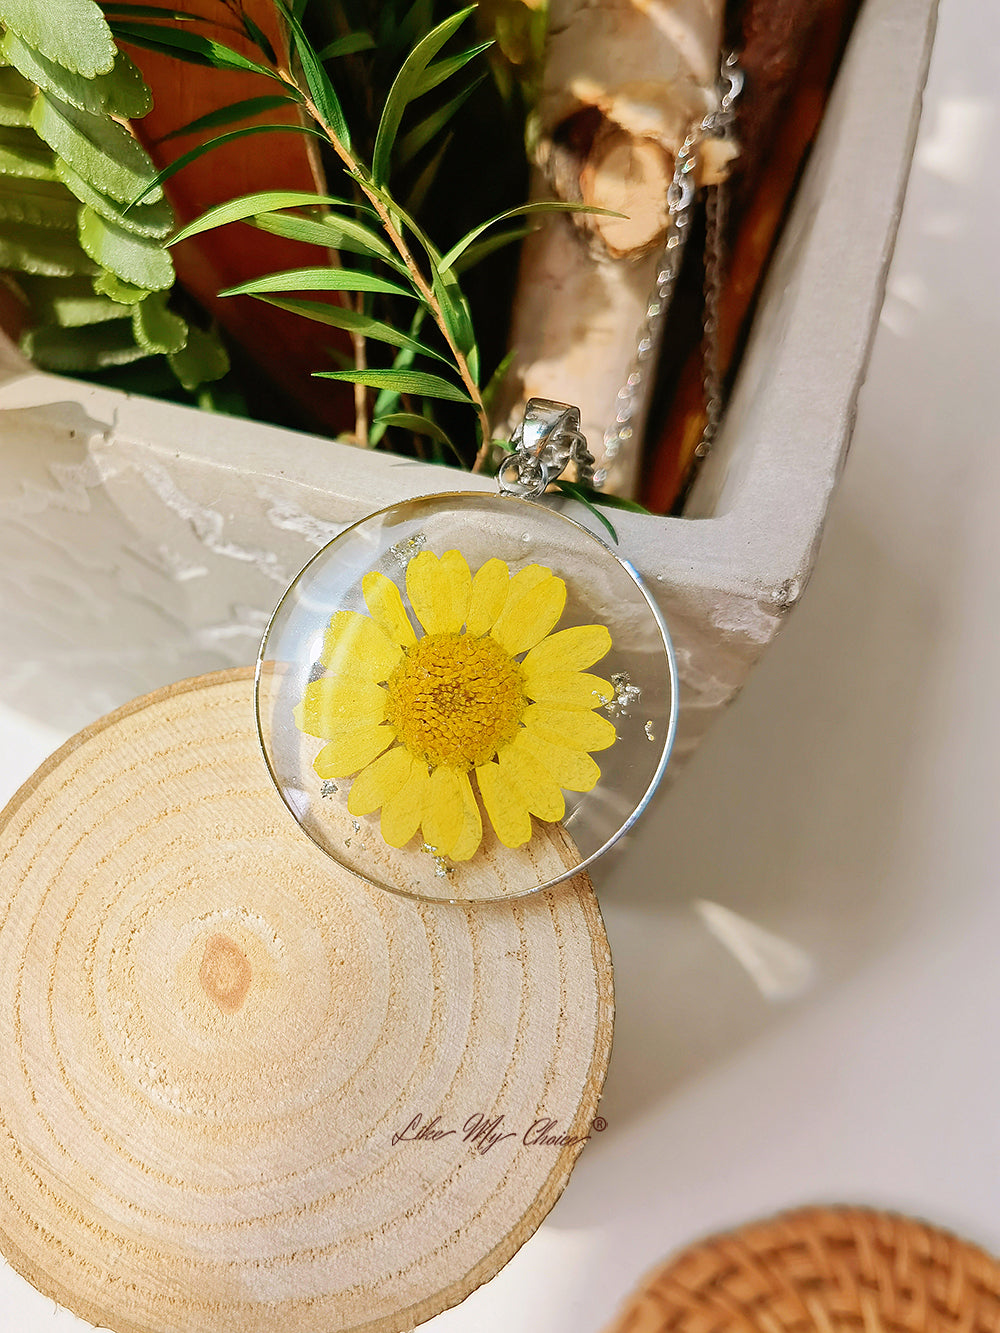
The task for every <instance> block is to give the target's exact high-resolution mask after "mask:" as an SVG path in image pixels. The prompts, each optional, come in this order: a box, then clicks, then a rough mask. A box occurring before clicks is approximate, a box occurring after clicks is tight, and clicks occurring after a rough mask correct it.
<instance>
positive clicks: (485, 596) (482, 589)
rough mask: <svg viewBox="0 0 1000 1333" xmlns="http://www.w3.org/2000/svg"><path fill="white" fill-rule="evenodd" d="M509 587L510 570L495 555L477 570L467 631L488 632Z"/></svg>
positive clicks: (501, 606)
mask: <svg viewBox="0 0 1000 1333" xmlns="http://www.w3.org/2000/svg"><path fill="white" fill-rule="evenodd" d="M509 587H510V570H509V569H508V568H507V566H506V564H504V562H503V561H502V560H497V559H496V557H494V558H493V559H492V560H487V562H486V564H485V565H481V566H480V568H479V569H477V570H476V577H475V578H474V579H473V580H472V597H471V599H470V601H469V613H468V615H467V616H466V618H465V628H466V632H467V633H469V634H477V635H478V634H485V633H486V631H487V630H488V629H489V628H490V627H491V626H492V625H493V623H494V622H495V621H496V618H497V616H498V615H499V614H500V612H501V611H502V610H503V604H504V602H506V600H507V589H508V588H509Z"/></svg>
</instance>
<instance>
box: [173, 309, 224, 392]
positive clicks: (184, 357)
mask: <svg viewBox="0 0 1000 1333" xmlns="http://www.w3.org/2000/svg"><path fill="white" fill-rule="evenodd" d="M167 360H168V361H169V362H170V368H171V370H172V371H173V372H174V374H175V375H176V376H177V378H178V379H179V380H180V382H181V384H183V386H184V388H185V389H188V390H189V391H192V392H193V391H194V390H195V389H197V387H198V385H199V384H205V383H207V382H209V381H211V380H221V379H222V377H223V375H225V374H226V372H227V371H228V370H229V353H228V352H227V351H226V349H225V347H223V345H222V343H221V342H220V341H219V339H218V338H217V337H216V336H215V334H213V333H208V332H206V331H205V330H204V329H199V328H198V327H197V325H195V324H192V325H191V326H190V328H189V329H188V336H187V342H186V343H185V345H184V346H183V348H181V350H180V351H179V352H171V353H170V354H169V355H168V357H167Z"/></svg>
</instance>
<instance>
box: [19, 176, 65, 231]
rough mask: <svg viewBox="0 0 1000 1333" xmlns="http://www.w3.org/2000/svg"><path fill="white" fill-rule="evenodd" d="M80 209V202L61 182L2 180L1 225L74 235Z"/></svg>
mask: <svg viewBox="0 0 1000 1333" xmlns="http://www.w3.org/2000/svg"><path fill="white" fill-rule="evenodd" d="M77 208H78V205H77V202H76V200H75V199H74V198H73V196H72V195H71V194H70V192H69V191H68V190H67V189H66V188H65V187H64V186H62V185H60V184H59V182H58V181H36V180H16V179H14V178H13V177H11V176H0V221H3V222H18V223H21V222H23V223H27V225H28V226H29V227H51V228H53V229H55V230H58V231H73V230H75V228H76V214H77Z"/></svg>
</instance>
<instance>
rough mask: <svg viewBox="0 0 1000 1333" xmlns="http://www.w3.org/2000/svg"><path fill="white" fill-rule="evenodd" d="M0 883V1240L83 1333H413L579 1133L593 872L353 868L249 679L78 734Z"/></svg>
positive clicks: (35, 782)
mask: <svg viewBox="0 0 1000 1333" xmlns="http://www.w3.org/2000/svg"><path fill="white" fill-rule="evenodd" d="M558 854H559V852H558V848H556V847H553V850H552V855H553V856H556V857H557V856H558ZM0 867H2V882H3V885H4V891H5V900H4V901H3V903H2V906H0V1012H2V1013H3V1014H4V1015H7V1016H8V1017H9V1022H10V1023H11V1025H12V1026H11V1032H10V1036H9V1039H8V1053H7V1056H6V1058H5V1060H4V1062H3V1066H2V1068H0V1248H2V1250H3V1253H4V1255H5V1256H6V1258H7V1260H8V1261H9V1262H10V1263H11V1264H12V1265H13V1266H14V1267H15V1268H16V1269H17V1270H18V1271H19V1272H20V1273H22V1274H23V1275H24V1276H25V1277H26V1278H28V1280H29V1281H30V1282H32V1283H33V1284H34V1285H35V1286H36V1287H38V1288H39V1290H41V1291H42V1292H44V1293H45V1294H46V1295H49V1296H51V1297H53V1298H54V1299H56V1300H57V1301H59V1302H61V1303H62V1304H63V1305H66V1306H68V1307H69V1308H70V1309H72V1310H73V1311H75V1312H76V1313H77V1314H79V1315H82V1316H83V1317H84V1318H85V1319H88V1320H90V1321H91V1322H93V1323H95V1324H100V1325H104V1326H107V1327H109V1328H111V1329H114V1330H117V1331H118V1333H166V1331H167V1330H170V1331H171V1333H174V1331H176V1333H202V1331H203V1330H209V1329H211V1330H219V1331H220V1333H221V1330H226V1333H264V1330H267V1331H268V1333H282V1330H288V1333H292V1331H293V1330H294V1333H320V1330H322V1333H335V1331H336V1330H346V1329H361V1328H364V1329H366V1330H371V1333H374V1331H375V1330H378V1331H379V1333H389V1331H390V1330H401V1329H409V1328H412V1327H413V1325H414V1324H417V1323H420V1322H422V1321H423V1320H425V1319H429V1318H430V1317H431V1316H432V1315H434V1314H437V1313H438V1312H440V1311H441V1310H443V1309H445V1308H446V1307H448V1306H449V1305H453V1304H455V1303H456V1302H458V1301H460V1300H462V1299H463V1298H464V1297H465V1296H467V1295H468V1293H469V1292H470V1291H472V1290H474V1288H475V1287H477V1286H478V1285H479V1284H480V1283H482V1282H485V1281H486V1280H488V1279H489V1278H490V1277H492V1276H493V1274H494V1273H495V1272H496V1271H497V1270H498V1269H499V1268H500V1267H501V1266H502V1265H503V1264H504V1263H505V1262H506V1261H507V1260H508V1259H509V1258H510V1257H511V1256H512V1255H513V1254H514V1253H515V1251H516V1250H517V1249H518V1247H519V1246H520V1245H521V1244H522V1243H523V1242H524V1241H525V1240H526V1239H527V1238H528V1237H529V1236H530V1235H531V1234H532V1232H533V1231H534V1230H535V1228H536V1227H537V1226H538V1224H539V1222H540V1221H541V1219H542V1218H543V1217H544V1216H545V1214H546V1213H547V1212H548V1210H549V1209H550V1208H551V1207H552V1205H553V1203H554V1202H555V1200H556V1199H557V1198H558V1196H559V1194H560V1192H561V1191H562V1189H563V1187H564V1185H565V1183H566V1181H567V1179H568V1177H569V1173H570V1171H571V1169H572V1167H573V1164H574V1162H575V1160H576V1158H577V1156H578V1154H579V1152H580V1151H581V1149H582V1146H583V1143H582V1142H575V1143H569V1144H565V1143H561V1142H551V1141H549V1142H539V1141H534V1140H537V1139H539V1138H541V1139H546V1140H553V1139H560V1138H561V1137H562V1136H565V1135H567V1134H568V1135H570V1136H571V1137H574V1138H578V1139H582V1137H583V1136H586V1135H588V1134H589V1133H590V1132H591V1124H592V1121H593V1119H594V1117H595V1114H596V1110H597V1102H598V1098H599V1096H600V1089H601V1085H602V1082H603V1079H604V1074H605V1070H606V1067H607V1061H608V1056H609V1052H610V1044H611V1029H612V1013H613V1006H612V994H611V965H610V957H609V953H608V946H607V941H606V938H605V935H604V929H603V923H602V921H601V917H600V913H599V911H598V907H597V902H596V899H595V897H594V894H593V890H592V888H591V885H590V883H589V881H588V880H587V879H586V877H585V876H581V877H579V878H578V879H576V880H574V881H572V882H571V883H570V884H568V885H565V886H562V887H561V888H560V889H558V890H554V891H551V892H549V893H547V894H545V895H539V896H538V897H537V898H534V899H526V900H521V901H517V902H507V903H489V904H475V905H471V906H454V905H450V904H446V903H441V904H437V903H416V902H412V901H409V900H407V899H404V898H399V897H396V896H393V895H391V894H388V893H385V892H383V891H381V890H378V889H375V888H373V887H372V886H371V885H368V884H366V883H365V882H364V881H362V880H360V879H358V878H356V877H355V876H353V875H352V874H350V872H348V871H346V870H343V869H341V868H340V867H338V866H337V865H336V864H334V863H333V862H331V861H330V860H329V859H328V858H327V857H325V856H324V855H323V854H322V853H321V852H319V851H318V850H317V849H316V848H315V847H314V846H313V845H312V843H310V842H309V840H308V839H307V838H306V837H305V836H304V835H303V834H302V833H301V832H300V830H299V829H298V828H297V827H296V825H295V824H294V822H293V820H292V819H291V818H290V817H289V815H288V814H287V812H286V811H285V810H284V808H283V807H282V805H281V802H280V800H279V798H278V797H277V795H276V794H275V792H274V791H273V789H272V788H271V786H270V784H269V781H268V779H267V776H266V772H265V769H264V764H263V761H262V760H261V758H260V756H259V754H258V753H257V750H256V742H255V739H254V734H253V727H252V708H251V678H250V673H249V672H247V671H243V670H240V671H236V672H224V673H219V674H217V675H212V676H206V677H202V678H200V679H198V680H194V681H186V682H183V683H182V684H180V685H176V686H173V687H171V688H169V689H165V690H160V691H158V692H157V693H155V694H152V695H149V696H147V697H145V698H143V699H140V700H138V701H136V702H134V703H132V704H130V705H128V706H127V707H126V708H124V709H121V710H119V711H118V712H117V713H113V714H111V715H110V716H109V717H107V718H105V719H103V720H102V721H100V722H98V723H96V724H95V725H94V726H92V727H90V728H89V729H88V730H86V731H84V732H82V733H81V734H80V735H79V736H77V737H76V738H75V739H74V740H72V741H71V742H70V743H69V744H68V745H67V746H65V747H64V748H63V749H62V750H60V751H59V753H58V754H56V755H55V756H54V757H53V758H52V759H50V760H49V761H48V762H47V763H46V764H45V765H44V766H43V767H42V768H41V769H40V770H39V772H38V773H37V774H36V775H35V776H34V777H33V778H32V779H31V781H30V782H29V783H28V784H27V785H26V786H25V787H24V788H22V790H21V791H20V792H19V793H18V795H17V796H16V797H15V798H14V800H13V801H12V802H11V803H10V805H9V806H8V807H7V809H6V810H5V811H4V812H3V814H2V815H0ZM476 1115H481V1116H483V1117H485V1122H489V1121H493V1120H495V1119H496V1118H497V1117H502V1120H501V1121H500V1122H499V1123H498V1124H497V1125H496V1126H495V1128H494V1131H493V1132H494V1133H497V1134H499V1135H509V1137H505V1138H498V1139H497V1140H496V1141H495V1142H493V1143H492V1146H489V1142H490V1141H489V1138H488V1136H487V1135H485V1134H483V1135H481V1136H480V1137H479V1138H478V1139H474V1138H470V1137H469V1136H470V1135H471V1134H474V1132H475V1128H476V1126H475V1125H474V1126H473V1127H472V1129H470V1130H468V1131H467V1130H465V1129H464V1126H466V1124H467V1123H468V1122H469V1121H470V1118H472V1117H475V1116H476ZM418 1116H419V1117H420V1120H419V1122H417V1121H415V1117H418ZM435 1117H439V1119H438V1120H437V1121H436V1124H434V1125H433V1127H432V1131H431V1132H432V1134H433V1135H436V1137H425V1138H423V1139H419V1140H418V1139H416V1138H415V1137H414V1136H415V1135H416V1133H417V1132H418V1130H419V1129H420V1128H427V1126H428V1124H429V1122H431V1121H434V1119H435ZM547 1119H551V1120H552V1121H554V1122H556V1123H555V1124H554V1125H550V1126H548V1127H547V1129H546V1128H542V1127H538V1126H536V1128H535V1131H534V1132H533V1133H526V1131H529V1129H530V1127H531V1126H532V1125H533V1123H534V1122H537V1121H544V1120H547ZM408 1127H409V1130H408V1132H407V1129H408ZM400 1135H403V1137H402V1138H400V1137H399V1136H400ZM394 1137H395V1138H396V1142H394V1141H393V1140H394Z"/></svg>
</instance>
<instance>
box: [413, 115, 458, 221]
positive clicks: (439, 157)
mask: <svg viewBox="0 0 1000 1333" xmlns="http://www.w3.org/2000/svg"><path fill="white" fill-rule="evenodd" d="M454 137H455V135H454V133H452V134H446V135H445V136H444V138H443V139H442V140H441V143H440V144H439V145H438V147H437V148H435V150H434V152H433V153H432V154H431V157H430V160H429V161H428V163H427V165H426V166H425V167H424V169H423V170H422V171H421V173H420V175H419V176H418V177H417V179H416V180H415V181H414V183H413V189H412V190H411V191H410V193H409V195H408V196H407V199H406V209H407V212H409V213H419V212H420V210H421V209H422V208H423V206H424V200H425V199H426V198H427V193H428V191H429V190H430V188H431V186H432V185H433V184H434V181H435V180H436V178H437V174H438V171H439V170H440V169H441V163H442V162H443V161H444V155H445V153H447V151H448V149H449V148H450V147H451V142H452V140H453V139H454Z"/></svg>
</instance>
